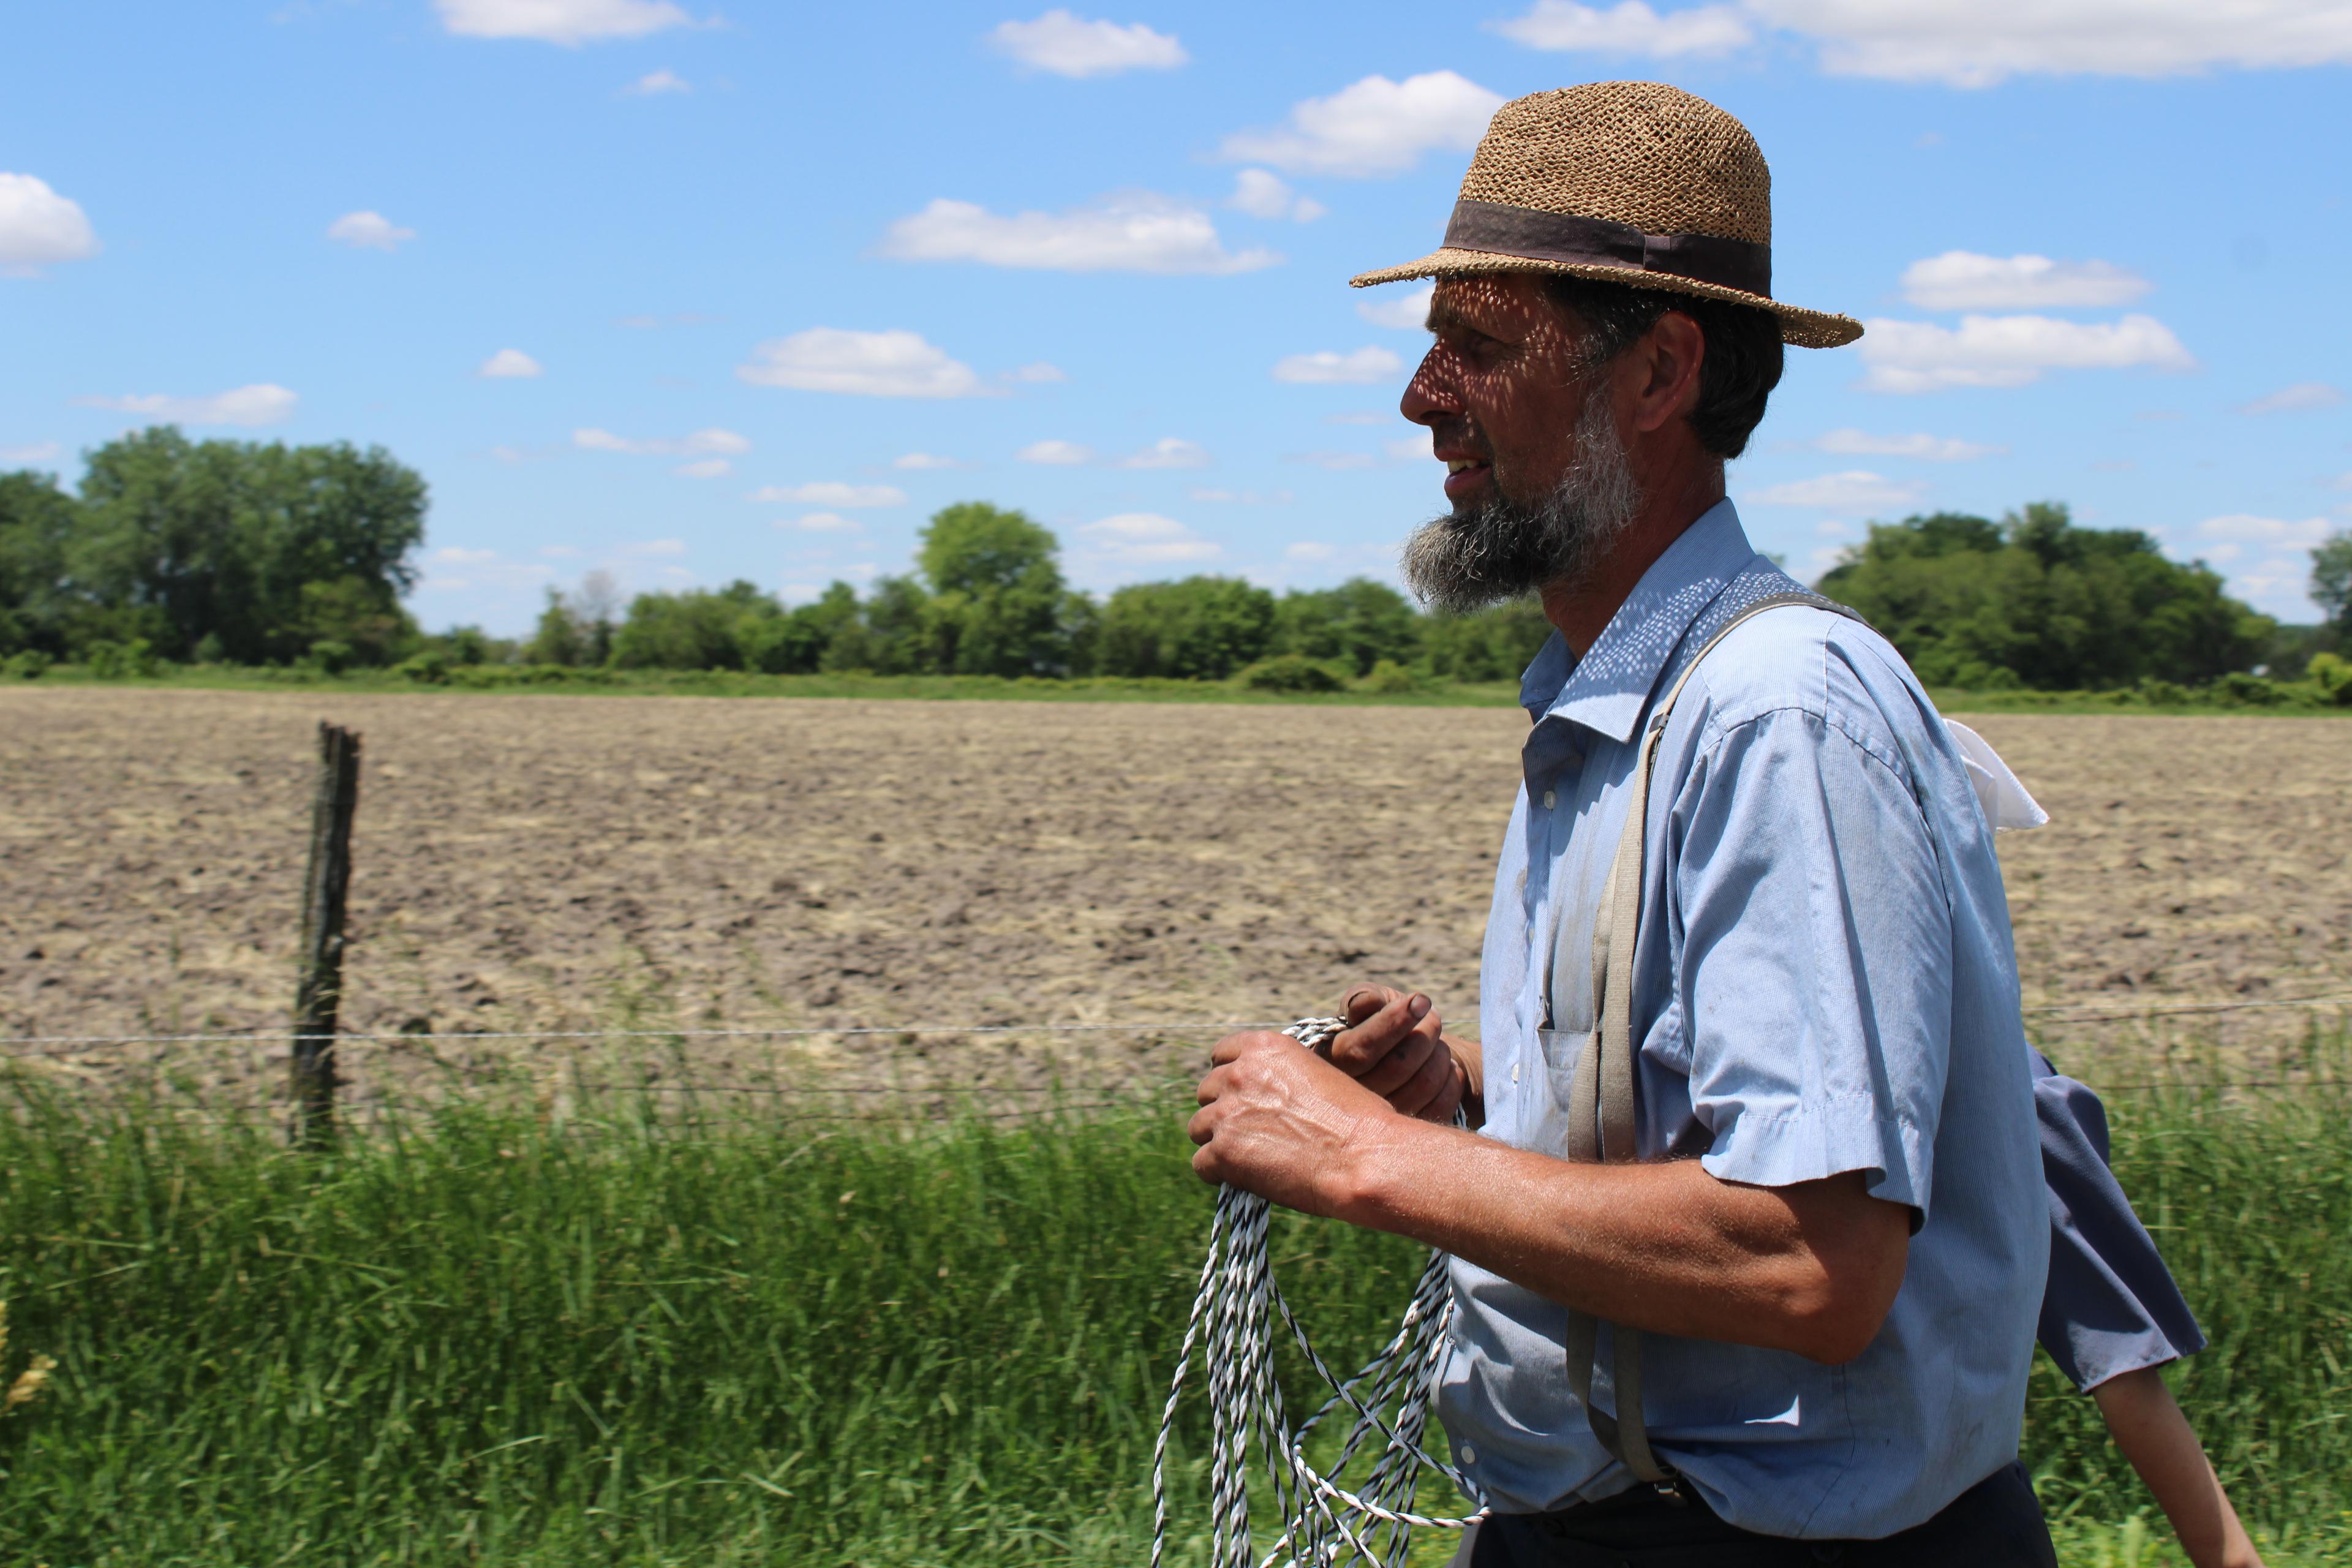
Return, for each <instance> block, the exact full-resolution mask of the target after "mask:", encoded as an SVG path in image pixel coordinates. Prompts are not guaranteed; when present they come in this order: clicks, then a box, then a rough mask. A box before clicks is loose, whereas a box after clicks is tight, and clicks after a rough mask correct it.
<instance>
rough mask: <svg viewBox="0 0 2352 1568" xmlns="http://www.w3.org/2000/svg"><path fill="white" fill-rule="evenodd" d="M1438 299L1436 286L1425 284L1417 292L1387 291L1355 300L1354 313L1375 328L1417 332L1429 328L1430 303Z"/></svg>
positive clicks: (1408, 290) (1406, 290) (1409, 290)
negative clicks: (1368, 297)
mask: <svg viewBox="0 0 2352 1568" xmlns="http://www.w3.org/2000/svg"><path fill="white" fill-rule="evenodd" d="M1436 297H1437V285H1436V284H1434V283H1426V284H1423V286H1422V287H1420V288H1418V289H1402V290H1399V289H1389V290H1383V291H1382V292H1381V293H1378V294H1374V295H1372V296H1371V297H1370V299H1365V300H1357V301H1356V314H1358V315H1359V316H1361V317H1362V318H1363V319H1364V320H1366V321H1370V322H1371V324H1372V325H1374V326H1376V327H1394V328H1396V329H1397V330H1398V331H1404V332H1418V331H1425V330H1426V329H1427V328H1428V326H1429V302H1430V301H1431V300H1433V299H1435V298H1436Z"/></svg>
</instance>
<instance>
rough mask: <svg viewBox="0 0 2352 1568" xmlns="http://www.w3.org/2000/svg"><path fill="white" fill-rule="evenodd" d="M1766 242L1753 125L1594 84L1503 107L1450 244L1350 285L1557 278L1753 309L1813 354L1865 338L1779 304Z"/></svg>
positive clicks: (1469, 182)
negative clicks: (1479, 277)
mask: <svg viewBox="0 0 2352 1568" xmlns="http://www.w3.org/2000/svg"><path fill="white" fill-rule="evenodd" d="M1771 243H1772V174H1771V170H1770V169H1769V168H1768V167H1767V166H1766V164H1765V162H1764V153H1763V152H1762V150H1761V149H1759V147H1758V146H1757V145H1756V138H1754V137H1753V136H1750V135H1749V134H1748V128H1747V127H1746V126H1744V125H1742V124H1740V123H1739V121H1738V120H1737V119H1735V118H1733V117H1732V116H1731V115H1729V114H1727V113H1726V112H1724V111H1723V110H1720V109H1717V107H1716V106H1715V105H1713V104H1711V103H1709V102H1707V101H1706V100H1705V99H1703V98H1696V97H1693V96H1692V95H1691V94H1689V93H1687V92H1685V91H1683V90H1682V89H1679V88H1673V87H1667V86H1665V85H1664V84H1663V83H1660V82H1645V81H1608V82H1594V83H1591V84H1590V85H1587V86H1583V87H1567V88H1559V89H1555V90H1553V91H1550V92H1538V93H1530V94H1529V95H1528V96H1527V97H1525V98H1517V99H1513V100H1511V101H1510V102H1508V103H1507V104H1505V105H1503V107H1502V108H1500V109H1498V110H1496V111H1495V118H1494V120H1493V121H1491V122H1490V123H1489V124H1488V125H1487V127H1486V135H1485V136H1484V137H1483V138H1481V139H1480V141H1479V142H1478V151H1477V152H1476V153H1475V154H1473V155H1472V157H1471V160H1470V172H1469V173H1468V174H1465V175H1464V176H1463V179H1462V195H1461V200H1460V202H1459V204H1457V205H1456V206H1455V208H1454V221H1453V223H1452V225H1451V226H1449V227H1448V228H1447V231H1446V239H1445V243H1444V246H1442V247H1440V248H1438V249H1436V250H1434V251H1432V252H1431V253H1430V254H1429V255H1427V256H1424V257H1423V258H1420V259H1419V260H1417V261H1409V262H1407V263H1405V264H1404V265H1403V266H1402V267H1388V268H1381V269H1380V270H1379V271H1376V272H1367V273H1364V274H1362V275H1361V276H1360V277H1358V278H1355V279H1351V280H1350V281H1351V282H1352V283H1353V284H1354V285H1355V286H1356V287H1357V288H1359V289H1361V288H1367V287H1369V286H1370V285H1372V284H1375V283H1392V282H1397V281H1400V280H1402V279H1408V278H1448V277H1461V276H1465V275H1468V274H1472V273H1480V272H1562V273H1568V274H1570V275H1571V276H1575V277H1580V278H1590V279H1594V280H1596V281H1600V282H1609V283H1623V284H1627V285H1629V286H1632V287H1635V288H1642V289H1668V290H1672V291H1674V292H1676V293H1684V294H1695V295H1698V296H1701V297H1703V298H1706V299H1711V300H1727V301H1729V302H1731V303H1734V304H1740V305H1753V306H1756V307H1758V308H1759V309H1761V310H1769V311H1771V312H1772V313H1773V314H1774V315H1775V316H1777V317H1779V318H1780V335H1781V337H1782V338H1783V339H1784V340H1786V341H1787V342H1791V343H1795V344H1799V345H1801V346H1802V347H1806V348H1830V347H1834V346H1835V345H1837V344H1840V343H1848V342H1853V340H1854V339H1856V338H1858V337H1860V336H1861V335H1862V323H1861V322H1859V321H1854V320H1853V318H1851V317H1848V316H1839V315H1832V314H1830V313H1828V312H1826V311H1822V310H1802V309H1801V308H1799V307H1797V306H1794V305H1785V304H1782V303H1781V302H1780V301H1779V300H1775V299H1773V298H1772V297H1771V251H1770V246H1771Z"/></svg>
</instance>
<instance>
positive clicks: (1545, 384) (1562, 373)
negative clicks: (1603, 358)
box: [1402, 273, 1605, 512]
mask: <svg viewBox="0 0 2352 1568" xmlns="http://www.w3.org/2000/svg"><path fill="white" fill-rule="evenodd" d="M1429 327H1430V331H1431V332H1432V333H1433V335H1434V336H1435V337H1436V340H1437V341H1436V342H1434V343H1433V344H1432V345H1431V346H1430V350H1429V353H1428V356H1427V357H1426V358H1424V359H1423V361H1422V362H1421V368H1420V369H1419V370H1418V371H1416V372H1414V374H1413V378H1412V384H1410V385H1408V386H1407V387H1406V388H1405V393H1404V399H1403V403H1402V409H1403V413H1404V416H1405V417H1406V418H1407V419H1410V420H1412V422H1413V423H1414V424H1416V425H1425V426H1428V427H1429V432H1430V444H1431V447H1432V448H1433V451H1434V452H1435V455H1436V456H1437V458H1439V460H1441V461H1442V462H1444V464H1445V465H1446V467H1447V468H1448V470H1449V471H1448V473H1447V474H1446V476H1445V498H1446V500H1449V501H1451V502H1453V503H1454V510H1455V511H1456V512H1464V511H1468V510H1473V509H1475V508H1479V507H1484V506H1488V505H1492V504H1493V503H1494V502H1496V501H1497V500H1500V501H1503V502H1506V503H1507V504H1510V505H1514V506H1518V507H1530V506H1534V505H1537V504H1538V503H1539V502H1541V501H1542V500H1544V498H1546V497H1547V496H1549V495H1550V494H1551V493H1552V492H1553V491H1554V490H1555V489H1557V488H1558V487H1559V482H1560V481H1561V479H1564V478H1566V477H1567V476H1568V474H1569V473H1570V470H1571V469H1572V468H1574V466H1575V464H1576V461H1577V457H1578V453H1577V437H1576V430H1577V426H1578V423H1579V417H1580V415H1581V414H1582V412H1583V410H1584V402H1585V391H1586V388H1587V386H1588V385H1591V384H1592V383H1591V380H1590V378H1589V376H1588V372H1589V371H1590V369H1591V366H1590V365H1589V364H1588V363H1586V358H1587V356H1586V353H1585V351H1584V348H1583V332H1582V330H1581V329H1580V328H1579V327H1578V326H1576V325H1574V324H1573V323H1572V322H1570V320H1569V319H1568V317H1566V316H1565V315H1564V314H1562V313H1561V311H1560V310H1559V308H1558V307H1557V306H1555V305H1553V304H1552V303H1551V302H1550V300H1549V299H1548V298H1547V297H1546V296H1545V294H1544V290H1543V286H1542V283H1541V282H1540V281H1539V280H1538V279H1536V278H1534V277H1532V276H1529V275H1528V274H1526V273H1502V274H1494V275H1490V276H1486V277H1482V278H1466V279H1445V280H1444V281H1442V282H1440V283H1439V284H1438V285H1437V292H1436V295H1435V297H1434V298H1433V300H1432V301H1431V303H1430V309H1429ZM1596 391H1597V389H1596ZM1598 395H1605V394H1598Z"/></svg>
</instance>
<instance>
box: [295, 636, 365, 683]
mask: <svg viewBox="0 0 2352 1568" xmlns="http://www.w3.org/2000/svg"><path fill="white" fill-rule="evenodd" d="M356 657H357V655H356V654H354V652H353V651H352V645H351V644H349V643H347V642H345V641H343V640H342V638H341V637H320V639H319V640H318V641H317V642H314V643H312V644H311V645H310V657H309V658H306V659H305V660H304V661H303V662H304V663H306V664H309V665H310V666H311V667H312V668H316V669H320V670H323V671H325V672H326V673H327V674H329V675H341V674H342V673H343V671H345V670H347V669H349V668H351V667H352V659H353V658H356Z"/></svg>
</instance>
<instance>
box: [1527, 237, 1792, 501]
mask: <svg viewBox="0 0 2352 1568" xmlns="http://www.w3.org/2000/svg"><path fill="white" fill-rule="evenodd" d="M1544 292H1545V293H1547V294H1549V296H1550V297H1551V300H1552V303H1554V304H1555V305H1558V306H1559V308H1560V309H1561V310H1565V311H1567V312H1568V313H1569V314H1570V315H1571V316H1574V317H1575V318H1576V319H1577V320H1578V321H1581V322H1582V323H1584V327H1585V330H1586V331H1589V332H1591V334H1592V340H1593V343H1592V346H1593V348H1594V349H1595V350H1597V351H1598V352H1599V354H1600V357H1601V360H1602V361H1604V362H1606V361H1608V360H1612V359H1615V358H1616V357H1617V356H1618V355H1619V354H1621V353H1624V352H1625V351H1626V350H1627V349H1629V348H1631V347H1632V346H1633V344H1634V343H1635V342H1639V341H1640V339H1641V337H1642V334H1643V333H1644V332H1646V331H1649V330H1650V329H1651V328H1652V327H1654V326H1655V325H1657V322H1658V318H1659V317H1660V316H1663V315H1664V314H1665V313H1666V312H1667V311H1669V310H1679V311H1681V312H1682V313H1683V314H1684V315H1685V316H1688V317H1689V318H1690V319H1691V320H1692V321H1696V322H1697V323H1698V330H1699V331H1700V333H1701V334H1702V335H1703V336H1704V337H1705V338H1706V361H1705V363H1703V364H1702V365H1701V366H1700V369H1699V381H1698V402H1697V403H1696V404H1694V405H1692V406H1691V411H1690V427H1691V430H1692V432H1693V433H1694V434H1695V435H1696V436H1697V437H1698V444H1699V445H1700V446H1701V447H1705V448H1706V450H1707V451H1709V452H1712V453H1713V454H1715V455H1716V456H1717V457H1718V458H1736V457H1738V456H1739V454H1740V453H1742V452H1744V451H1746V450H1747V449H1748V437H1749V436H1750V435H1752V434H1753V433H1754V432H1755V429H1756V426H1758V425H1759V424H1761V423H1763V420H1764V404H1765V401H1766V399H1768V398H1769V397H1770V396H1771V395H1772V389H1773V388H1774V387H1776V386H1778V385H1780V369H1781V363H1782V349H1781V344H1780V319H1779V318H1778V317H1776V316H1774V315H1773V314H1772V312H1771V311H1769V310H1762V309H1759V307H1757V306H1754V305H1734V304H1729V303H1727V302H1726V301H1724V300H1706V299H1702V298H1700V297H1699V296H1698V295H1696V294H1683V293H1669V292H1667V291H1666V290H1664V289H1629V288H1626V287H1625V286H1624V285H1623V284H1621V283H1600V282H1595V281H1593V280H1592V279H1585V278H1577V277H1571V276H1570V275H1569V274H1567V273H1560V272H1555V273H1548V274H1546V275H1545V277H1544Z"/></svg>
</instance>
